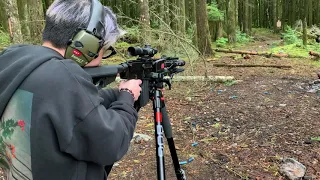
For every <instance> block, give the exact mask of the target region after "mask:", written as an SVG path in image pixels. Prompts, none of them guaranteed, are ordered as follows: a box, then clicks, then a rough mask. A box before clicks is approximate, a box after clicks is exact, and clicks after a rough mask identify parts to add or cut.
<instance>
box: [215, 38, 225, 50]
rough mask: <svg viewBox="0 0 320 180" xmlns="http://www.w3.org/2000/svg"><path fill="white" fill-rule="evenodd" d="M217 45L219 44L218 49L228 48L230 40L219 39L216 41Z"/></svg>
mask: <svg viewBox="0 0 320 180" xmlns="http://www.w3.org/2000/svg"><path fill="white" fill-rule="evenodd" d="M216 43H217V47H222V48H224V47H226V46H227V43H228V39H227V38H225V37H221V38H219V39H218V40H217V41H216Z"/></svg>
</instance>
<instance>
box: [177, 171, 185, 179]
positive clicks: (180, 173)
mask: <svg viewBox="0 0 320 180" xmlns="http://www.w3.org/2000/svg"><path fill="white" fill-rule="evenodd" d="M177 177H179V178H178V179H181V180H187V178H186V174H185V172H184V170H183V169H180V170H179V173H178V174H177Z"/></svg>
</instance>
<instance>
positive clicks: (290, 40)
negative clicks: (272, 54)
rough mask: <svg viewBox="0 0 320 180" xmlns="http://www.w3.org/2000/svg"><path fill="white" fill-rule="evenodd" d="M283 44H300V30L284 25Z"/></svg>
mask: <svg viewBox="0 0 320 180" xmlns="http://www.w3.org/2000/svg"><path fill="white" fill-rule="evenodd" d="M282 36H283V40H284V42H285V44H301V43H302V40H301V39H299V36H301V32H298V31H296V30H294V29H292V28H291V27H290V26H286V27H285V33H282Z"/></svg>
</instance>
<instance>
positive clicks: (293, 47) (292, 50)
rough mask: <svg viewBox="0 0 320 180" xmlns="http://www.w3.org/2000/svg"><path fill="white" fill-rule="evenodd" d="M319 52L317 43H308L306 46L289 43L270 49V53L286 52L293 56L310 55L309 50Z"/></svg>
mask: <svg viewBox="0 0 320 180" xmlns="http://www.w3.org/2000/svg"><path fill="white" fill-rule="evenodd" d="M310 51H316V52H320V46H319V45H317V44H310V45H307V46H301V45H299V44H289V45H285V46H278V47H274V48H272V49H271V51H270V52H271V53H286V54H290V55H294V56H302V57H306V58H308V57H310V56H309V52H310Z"/></svg>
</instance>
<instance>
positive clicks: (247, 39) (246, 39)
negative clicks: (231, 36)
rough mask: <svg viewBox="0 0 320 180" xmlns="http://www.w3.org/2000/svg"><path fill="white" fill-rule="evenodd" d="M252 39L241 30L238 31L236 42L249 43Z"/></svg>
mask: <svg viewBox="0 0 320 180" xmlns="http://www.w3.org/2000/svg"><path fill="white" fill-rule="evenodd" d="M251 40H252V37H250V36H248V35H247V34H246V33H243V32H241V31H239V30H237V31H236V42H237V43H240V44H247V43H249V42H250V41H251Z"/></svg>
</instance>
